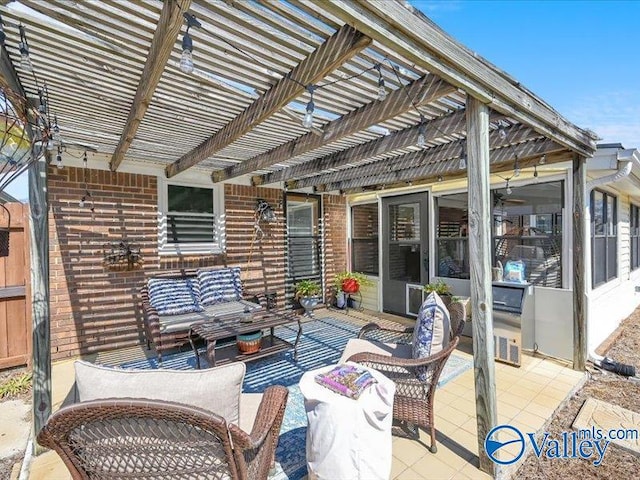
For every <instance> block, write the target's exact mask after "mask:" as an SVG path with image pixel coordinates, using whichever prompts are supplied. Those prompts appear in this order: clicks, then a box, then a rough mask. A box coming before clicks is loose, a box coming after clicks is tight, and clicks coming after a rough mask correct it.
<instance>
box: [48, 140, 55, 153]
mask: <svg viewBox="0 0 640 480" xmlns="http://www.w3.org/2000/svg"><path fill="white" fill-rule="evenodd" d="M55 149H56V144H55V143H54V141H53V139H52V138H50V139H49V140H47V151H48V152H53V151H54V150H55Z"/></svg>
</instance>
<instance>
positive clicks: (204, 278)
mask: <svg viewBox="0 0 640 480" xmlns="http://www.w3.org/2000/svg"><path fill="white" fill-rule="evenodd" d="M198 281H199V282H200V302H201V303H202V305H204V306H208V305H213V304H216V303H223V302H231V301H233V300H241V299H242V282H241V281H240V267H232V268H216V269H214V270H198Z"/></svg>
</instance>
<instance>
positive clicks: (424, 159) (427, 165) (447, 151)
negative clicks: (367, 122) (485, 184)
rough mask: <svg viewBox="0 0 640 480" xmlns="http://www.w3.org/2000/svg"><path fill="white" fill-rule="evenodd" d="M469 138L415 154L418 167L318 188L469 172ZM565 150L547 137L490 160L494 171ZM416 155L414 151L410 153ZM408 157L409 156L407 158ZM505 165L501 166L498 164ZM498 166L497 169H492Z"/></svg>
mask: <svg viewBox="0 0 640 480" xmlns="http://www.w3.org/2000/svg"><path fill="white" fill-rule="evenodd" d="M465 143H466V140H460V141H458V142H454V143H450V144H447V145H442V146H441V147H436V148H434V149H433V150H434V151H433V152H431V153H425V154H423V155H421V156H417V157H413V158H411V160H412V161H413V162H419V166H415V167H411V168H402V167H400V166H398V167H393V168H392V169H390V171H387V172H386V173H380V174H377V175H370V176H364V177H355V178H351V179H349V180H344V181H339V182H333V183H328V184H325V185H320V186H319V187H318V188H317V191H319V192H330V191H334V190H342V191H345V190H350V189H354V188H358V187H368V186H372V185H390V184H394V183H397V182H413V181H415V180H425V179H432V180H433V179H435V178H437V177H438V176H439V175H443V176H444V175H450V174H457V175H460V176H465V175H466V170H464V169H463V170H461V169H460V165H459V156H460V152H461V151H462V149H463V145H464V144H465ZM563 150H566V149H565V148H564V147H563V146H561V145H558V144H557V143H555V142H554V141H553V140H545V139H543V138H540V139H539V140H537V141H535V142H527V143H523V144H521V145H518V146H515V147H513V148H507V147H503V148H498V149H494V150H492V151H491V154H490V162H491V165H492V171H494V172H498V171H505V170H510V169H512V168H513V161H512V159H513V157H514V155H517V156H518V161H519V162H520V166H521V167H526V166H528V165H529V162H528V161H529V160H531V159H532V158H533V157H535V158H534V159H535V161H538V159H539V158H540V156H541V155H543V154H551V153H556V152H561V151H563ZM410 155H413V154H410ZM407 160H409V159H407ZM501 164H504V165H502V166H501V167H499V165H501ZM493 167H495V168H493Z"/></svg>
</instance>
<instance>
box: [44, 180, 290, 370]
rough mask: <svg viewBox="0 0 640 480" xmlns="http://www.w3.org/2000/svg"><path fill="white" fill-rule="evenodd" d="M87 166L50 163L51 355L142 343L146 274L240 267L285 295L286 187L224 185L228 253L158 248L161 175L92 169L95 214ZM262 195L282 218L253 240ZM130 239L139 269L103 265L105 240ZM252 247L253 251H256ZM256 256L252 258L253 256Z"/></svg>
mask: <svg viewBox="0 0 640 480" xmlns="http://www.w3.org/2000/svg"><path fill="white" fill-rule="evenodd" d="M84 173H85V172H84V171H83V169H80V168H73V167H65V168H64V169H62V170H57V169H55V168H50V169H49V201H50V204H51V210H50V214H49V222H50V223H49V234H50V287H51V348H52V357H53V358H54V359H60V358H65V357H70V356H74V355H78V354H82V353H91V352H95V351H99V350H108V349H112V348H117V347H124V346H131V345H135V344H138V343H139V342H140V341H141V339H142V338H143V337H142V332H143V329H142V314H141V311H140V307H139V298H138V292H139V290H140V287H141V286H142V285H143V283H144V281H145V279H146V278H147V277H148V276H150V275H153V274H157V273H159V272H162V271H167V270H177V269H183V268H184V269H191V268H198V267H207V266H213V265H224V264H227V265H229V266H235V265H238V266H240V267H241V268H242V270H243V279H246V282H245V283H246V286H247V288H248V289H250V290H260V291H264V290H265V288H268V289H269V290H276V291H278V294H279V298H284V255H283V252H284V223H283V220H284V219H283V215H282V202H281V199H282V193H281V192H280V191H279V190H275V189H266V188H254V187H245V186H237V185H225V211H226V213H225V215H226V231H227V254H226V255H198V256H191V257H187V256H177V255H174V256H160V255H159V254H158V220H157V203H158V201H157V180H156V177H154V176H148V175H140V174H128V173H120V172H118V173H113V172H109V171H102V170H86V175H87V178H86V180H87V189H88V190H89V191H90V192H91V194H92V197H93V200H94V206H95V215H94V219H92V218H91V212H90V211H89V205H88V204H87V205H85V207H84V208H80V206H79V202H80V199H81V198H82V196H83V195H84V193H85V190H84V179H83V175H84ZM256 198H264V199H265V200H267V201H268V202H269V203H270V204H271V205H272V206H274V208H276V214H277V218H278V222H277V223H276V224H274V225H270V226H269V227H265V228H264V231H265V235H264V237H263V238H262V240H261V241H258V240H257V238H256V239H255V241H254V242H253V247H252V238H253V234H254V231H255V229H254V226H253V224H254V213H253V212H254V208H255V202H256ZM121 239H125V240H127V241H128V242H130V243H131V244H132V245H133V246H135V247H140V248H141V252H142V255H143V259H144V263H143V265H142V268H141V269H139V270H133V271H110V270H107V269H106V268H105V267H104V265H103V248H104V244H106V243H109V242H114V241H119V240H121ZM251 252H252V253H251ZM250 256H251V262H250V264H248V263H247V262H248V261H249V257H250Z"/></svg>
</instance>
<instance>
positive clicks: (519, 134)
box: [287, 112, 540, 189]
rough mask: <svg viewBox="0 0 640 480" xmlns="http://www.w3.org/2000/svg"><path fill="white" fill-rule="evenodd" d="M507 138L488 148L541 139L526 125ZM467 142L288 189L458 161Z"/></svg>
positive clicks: (493, 139) (494, 136) (496, 137)
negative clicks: (428, 163) (456, 159)
mask: <svg viewBox="0 0 640 480" xmlns="http://www.w3.org/2000/svg"><path fill="white" fill-rule="evenodd" d="M462 120H463V121H465V115H464V112H462ZM505 132H506V133H507V136H506V137H505V138H500V134H499V133H498V132H496V131H494V132H491V134H490V136H489V145H490V148H491V149H496V148H503V147H508V146H509V145H510V144H511V143H522V142H527V141H529V140H533V139H535V138H540V135H539V134H538V133H536V132H534V131H533V130H531V129H530V128H529V127H525V126H524V125H516V126H513V127H510V128H508V129H506V130H505ZM463 144H464V140H458V141H456V142H453V143H452V145H453V146H452V147H450V148H448V146H449V144H444V145H439V146H437V147H433V148H430V149H427V150H421V151H418V152H412V153H406V154H404V155H400V156H397V157H393V158H387V159H384V160H379V161H377V162H373V163H368V164H366V165H361V166H357V167H353V168H345V169H342V170H339V171H337V172H330V173H325V174H323V175H317V176H315V177H309V178H304V179H302V180H291V181H289V182H287V188H289V189H295V188H303V187H312V186H316V185H323V184H330V183H334V182H343V181H346V180H352V179H355V178H363V177H370V176H373V175H380V174H386V173H388V172H389V171H391V170H394V171H395V170H404V169H407V168H412V167H419V166H421V165H424V164H425V162H427V161H429V162H435V161H442V160H446V159H450V158H454V157H458V155H459V153H460V151H461V150H462V146H463Z"/></svg>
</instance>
